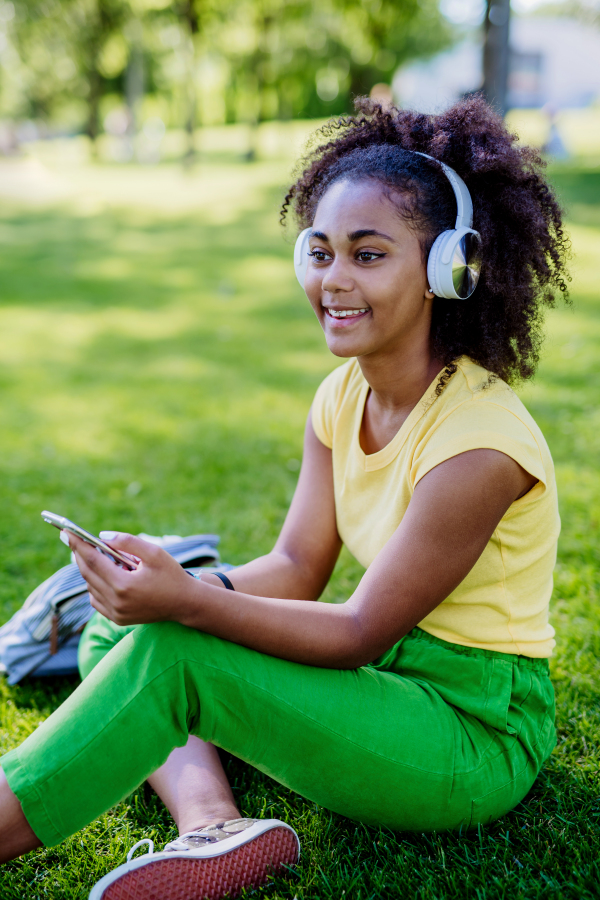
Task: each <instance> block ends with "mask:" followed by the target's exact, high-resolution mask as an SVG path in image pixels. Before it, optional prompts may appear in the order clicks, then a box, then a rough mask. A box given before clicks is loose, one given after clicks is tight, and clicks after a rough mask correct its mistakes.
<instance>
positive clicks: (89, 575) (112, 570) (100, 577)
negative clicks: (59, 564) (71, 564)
mask: <svg viewBox="0 0 600 900" xmlns="http://www.w3.org/2000/svg"><path fill="white" fill-rule="evenodd" d="M69 546H70V547H71V549H72V550H73V553H74V554H75V559H76V560H77V565H78V566H79V571H80V572H81V574H82V575H83V577H84V578H85V580H86V581H88V580H89V581H94V577H93V576H97V577H96V580H95V583H97V584H100V583H102V584H104V585H105V586H107V585H108V586H110V587H113V586H114V585H115V584H116V583H117V582H118V580H119V573H122V572H123V571H124V570H123V569H121V568H119V567H118V566H116V565H115V563H114V562H113V561H112V560H111V559H108V557H106V556H104V554H102V553H99V552H98V551H97V550H96V548H95V547H93V546H92V545H91V544H88V543H87V542H86V541H82V540H80V538H78V537H75V535H72V534H71V535H69Z"/></svg>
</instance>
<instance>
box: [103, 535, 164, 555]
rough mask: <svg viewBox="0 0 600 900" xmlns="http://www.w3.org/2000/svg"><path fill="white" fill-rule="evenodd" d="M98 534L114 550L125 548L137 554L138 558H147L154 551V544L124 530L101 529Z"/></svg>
mask: <svg viewBox="0 0 600 900" xmlns="http://www.w3.org/2000/svg"><path fill="white" fill-rule="evenodd" d="M99 536H100V538H101V539H102V540H103V541H106V543H107V544H109V545H110V546H111V547H114V548H115V549H116V550H125V551H126V552H127V553H131V554H133V555H134V556H137V557H138V559H144V558H146V559H148V558H149V557H150V556H152V555H153V553H155V552H156V547H155V545H154V544H151V543H150V542H149V541H144V540H143V539H142V538H139V537H136V536H135V535H134V534H127V532H125V531H101V532H100V535H99Z"/></svg>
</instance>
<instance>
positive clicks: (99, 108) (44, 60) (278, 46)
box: [0, 0, 452, 138]
mask: <svg viewBox="0 0 600 900" xmlns="http://www.w3.org/2000/svg"><path fill="white" fill-rule="evenodd" d="M2 35H4V42H5V43H6V45H7V46H6V48H5V50H4V52H3V53H2V54H1V59H2V61H3V62H4V65H3V68H2V77H1V80H0V115H4V116H8V117H12V118H13V119H23V118H24V119H28V118H29V119H34V120H37V121H39V122H42V123H44V122H45V123H47V124H48V125H49V127H50V128H51V129H52V128H56V127H63V128H64V127H65V126H66V127H68V128H69V127H70V128H71V129H73V130H78V129H81V128H83V129H84V130H85V131H86V132H87V134H88V135H89V136H90V137H92V138H95V137H96V135H97V134H98V133H99V131H100V130H101V129H102V124H103V120H104V119H105V117H106V115H108V114H109V113H110V112H111V110H112V111H114V110H115V109H116V110H118V109H122V110H123V114H124V118H123V122H124V124H123V125H122V126H120V125H119V123H118V120H117V119H115V117H114V116H113V126H114V127H123V128H124V129H128V130H129V132H131V131H132V130H135V126H136V121H135V120H136V118H137V119H139V117H140V111H141V107H142V104H143V107H144V110H145V111H146V112H145V113H144V117H147V116H148V115H151V111H152V110H154V115H157V116H160V117H161V119H162V121H164V123H165V124H166V125H167V126H176V127H181V126H184V125H185V126H186V127H187V128H188V130H189V131H190V132H191V131H193V130H194V128H195V126H196V125H197V124H207V123H208V124H215V123H220V122H237V121H244V122H260V121H263V120H268V119H275V118H283V119H287V118H292V117H314V116H325V115H329V114H332V113H335V114H337V113H341V112H347V111H348V110H349V108H350V106H351V98H352V97H353V96H355V95H357V94H365V93H369V91H370V90H371V88H372V87H373V85H374V84H375V83H377V82H382V81H383V82H388V83H389V81H390V79H391V75H392V73H393V71H394V69H395V68H396V66H397V65H398V64H399V63H401V62H404V61H405V60H408V59H411V58H414V57H418V56H422V55H427V54H429V53H433V52H435V51H436V50H438V49H440V48H441V47H443V46H445V45H447V44H448V43H449V42H450V40H451V38H452V33H451V26H450V25H449V23H448V22H447V21H446V19H444V17H443V16H442V15H441V13H440V12H439V9H438V3H437V0H322V2H320V3H318V4H317V3H313V2H311V0H219V2H217V0H172V2H169V0H0V38H2ZM138 124H139V123H138Z"/></svg>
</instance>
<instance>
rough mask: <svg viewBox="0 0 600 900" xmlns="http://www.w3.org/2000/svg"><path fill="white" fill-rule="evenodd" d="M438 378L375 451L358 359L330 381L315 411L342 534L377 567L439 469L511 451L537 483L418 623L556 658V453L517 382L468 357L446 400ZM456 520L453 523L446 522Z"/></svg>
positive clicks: (454, 637) (464, 639) (447, 636)
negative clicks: (367, 449)
mask: <svg viewBox="0 0 600 900" xmlns="http://www.w3.org/2000/svg"><path fill="white" fill-rule="evenodd" d="M436 384H437V378H436V379H435V381H434V382H433V383H432V385H431V386H430V387H429V389H428V390H427V391H426V393H425V394H424V396H423V399H422V400H421V401H420V402H419V403H418V404H417V405H416V406H415V408H414V409H413V410H412V412H411V413H410V415H409V416H408V418H407V419H406V421H405V422H404V424H403V425H402V427H401V428H400V430H399V431H398V433H397V434H396V435H395V436H394V438H393V439H392V440H391V441H390V443H389V444H388V445H387V446H386V447H384V448H383V449H382V450H379V451H378V452H377V453H371V454H369V455H366V454H365V453H364V452H363V451H362V449H361V446H360V442H359V432H360V426H361V422H362V416H363V412H364V407H365V401H366V399H367V395H368V392H369V385H368V384H367V382H366V381H365V379H364V378H363V375H362V372H361V369H360V366H359V365H358V362H357V361H356V360H351V361H350V362H348V363H346V364H345V365H343V366H340V367H339V368H338V369H335V370H334V371H333V372H332V373H331V374H330V375H328V376H327V378H326V379H325V380H324V381H323V383H322V384H321V385H320V387H319V389H318V390H317V394H316V396H315V400H314V403H313V408H312V423H313V428H314V430H315V433H316V435H317V437H318V438H319V440H320V441H321V442H322V443H323V444H325V446H326V447H329V448H331V450H332V453H333V479H334V489H335V508H336V519H337V527H338V531H339V534H340V537H341V539H342V541H343V542H344V544H346V546H347V547H348V549H349V551H350V552H351V553H352V555H353V556H354V557H355V558H356V559H357V560H358V561H359V562H360V563H361V565H363V566H365V568H366V567H368V566H369V565H370V564H371V563H372V561H373V560H374V558H375V557H376V555H377V554H378V553H379V551H380V550H381V548H382V547H383V546H384V544H385V543H386V542H387V541H388V540H389V538H390V537H391V536H392V534H393V533H394V531H395V530H396V528H397V527H398V525H399V524H400V522H401V521H402V517H403V515H404V513H405V511H406V509H407V507H408V504H409V502H410V498H411V497H412V494H413V491H414V489H415V485H416V484H417V483H418V482H419V480H420V479H421V478H422V477H423V476H424V475H426V474H427V472H429V471H430V470H431V469H433V468H434V466H437V465H439V464H440V463H441V462H443V461H444V460H446V459H449V458H451V457H452V456H456V455H457V454H459V453H464V452H465V451H467V450H475V449H479V448H488V449H492V450H499V451H501V452H502V453H506V455H507V456H510V457H511V458H512V459H514V460H516V461H517V462H518V463H519V465H521V466H522V467H523V468H524V469H525V470H526V471H527V472H529V473H530V474H531V475H533V476H534V477H535V478H537V480H538V483H537V484H536V485H534V487H533V488H532V489H531V490H530V491H529V492H528V493H527V494H526V495H525V496H524V497H522V498H521V499H520V500H516V501H515V502H514V503H513V504H512V505H511V506H510V507H509V509H508V510H507V512H506V513H505V515H504V516H503V517H502V520H501V521H500V523H499V525H498V527H497V528H496V530H495V532H494V534H493V535H492V537H491V539H490V541H489V543H488V544H487V546H486V548H485V550H484V551H483V553H482V555H481V556H480V558H479V559H478V561H477V562H476V563H475V565H474V566H473V568H472V569H471V571H470V572H469V574H468V575H467V577H466V578H465V579H464V581H462V582H461V584H459V586H458V587H457V588H456V589H455V590H454V591H453V592H452V593H451V594H450V595H449V596H448V597H447V598H446V599H445V600H444V601H443V602H442V603H441V604H440V605H439V606H437V607H436V609H434V610H433V612H431V613H429V615H428V616H426V617H425V618H424V619H423V620H422V622H420V623H419V627H420V628H422V629H423V630H424V631H428V632H429V633H430V634H433V635H435V636H436V637H439V638H442V639H443V640H446V641H451V642H452V643H454V644H462V645H464V646H467V647H482V648H484V649H487V650H498V651H500V652H501V653H515V654H522V655H524V656H535V657H545V656H550V655H551V653H552V649H553V647H554V643H555V642H554V639H553V636H554V629H553V628H552V626H551V625H550V624H549V622H548V605H549V601H550V595H551V593H552V572H553V569H554V564H555V562H556V545H557V540H558V535H559V531H560V518H559V515H558V503H557V496H556V483H555V479H554V466H553V464H552V457H551V456H550V451H549V450H548V446H547V444H546V441H545V440H544V437H543V435H542V433H541V431H540V429H539V428H538V426H537V425H536V423H535V422H534V420H533V419H532V417H531V416H530V415H529V413H528V412H527V410H526V409H525V407H524V406H523V404H522V403H521V401H520V400H519V398H518V397H517V396H516V394H515V393H514V391H513V390H512V389H511V388H510V387H509V386H508V385H507V384H506V383H505V382H504V381H501V380H499V379H498V380H495V381H492V383H491V384H489V383H488V372H487V371H486V370H485V369H483V368H482V367H481V366H478V365H476V364H475V363H474V362H472V361H471V360H470V359H468V358H466V357H463V358H462V359H461V360H460V362H459V364H458V370H457V372H456V373H455V374H454V375H453V376H452V377H451V379H450V380H449V382H448V384H447V386H446V387H445V389H444V390H443V391H442V393H441V395H440V396H439V397H436V396H435V392H434V389H435V385H436ZM448 524H449V526H451V524H452V523H451V522H450V523H448Z"/></svg>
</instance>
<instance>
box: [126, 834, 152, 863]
mask: <svg viewBox="0 0 600 900" xmlns="http://www.w3.org/2000/svg"><path fill="white" fill-rule="evenodd" d="M142 844H148V850H147V853H146V854H145V855H147V856H152V854H153V853H154V841H151V840H150V838H142V840H141V841H138V842H137V844H134V845H133V847H132V848H131V850H130V851H129V853H128V854H127V862H131V857H132V856H133V854H134V853H135V851H136V850H137V849H138V847H141V846H142Z"/></svg>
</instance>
